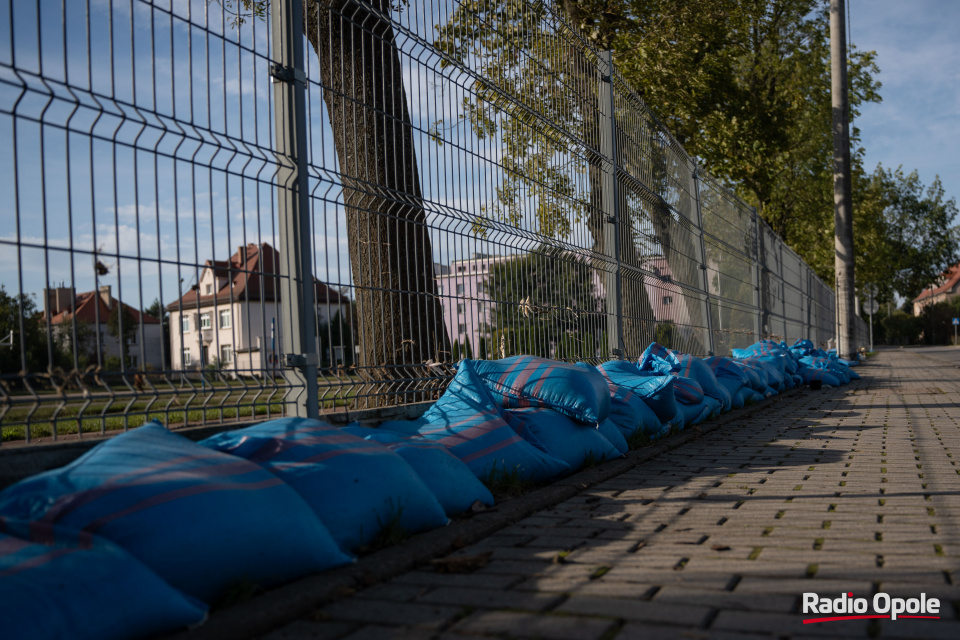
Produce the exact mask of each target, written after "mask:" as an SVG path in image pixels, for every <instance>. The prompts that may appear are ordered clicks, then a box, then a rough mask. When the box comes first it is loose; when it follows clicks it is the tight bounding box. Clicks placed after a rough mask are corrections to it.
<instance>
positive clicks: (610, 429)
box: [597, 418, 630, 453]
mask: <svg viewBox="0 0 960 640" xmlns="http://www.w3.org/2000/svg"><path fill="white" fill-rule="evenodd" d="M597 431H599V432H600V435H602V436H603V437H604V438H606V439H607V440H609V441H610V444H612V445H613V446H614V447H616V448H617V451H619V452H620V453H626V452H628V451H630V445H628V444H627V439H626V438H624V437H623V433H622V432H621V431H620V428H619V427H617V425H616V424H615V423H614V422H613V421H612V420H611V419H610V418H607V419H606V420H604V421H603V422H601V423H600V425H599V426H598V427H597Z"/></svg>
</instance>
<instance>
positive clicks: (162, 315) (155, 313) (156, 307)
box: [143, 298, 171, 369]
mask: <svg viewBox="0 0 960 640" xmlns="http://www.w3.org/2000/svg"><path fill="white" fill-rule="evenodd" d="M143 312H144V313H145V314H147V315H148V316H152V317H154V318H156V319H157V320H159V321H160V327H161V335H162V340H163V359H164V362H163V367H164V368H165V369H169V368H170V363H171V357H170V314H169V313H167V311H166V309H164V308H163V305H161V304H160V298H154V300H153V302H152V303H150V306H149V307H147V308H146V309H144V310H143Z"/></svg>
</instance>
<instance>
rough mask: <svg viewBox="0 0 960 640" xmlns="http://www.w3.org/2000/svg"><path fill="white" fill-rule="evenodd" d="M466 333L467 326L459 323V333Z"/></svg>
mask: <svg viewBox="0 0 960 640" xmlns="http://www.w3.org/2000/svg"><path fill="white" fill-rule="evenodd" d="M466 332H467V325H465V324H463V323H462V322H461V323H460V333H461V334H463V333H466Z"/></svg>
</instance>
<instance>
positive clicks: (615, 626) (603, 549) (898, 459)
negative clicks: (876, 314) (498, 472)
mask: <svg viewBox="0 0 960 640" xmlns="http://www.w3.org/2000/svg"><path fill="white" fill-rule="evenodd" d="M937 356H938V352H937V351H936V350H924V351H923V352H920V351H914V350H911V349H902V350H886V351H881V352H880V353H879V355H878V356H877V357H876V358H874V359H873V360H871V362H870V363H869V364H868V365H867V366H864V367H861V368H860V369H859V371H860V373H861V374H862V375H863V377H864V379H863V380H862V381H859V382H854V383H853V384H851V385H849V386H847V387H844V388H841V389H832V390H823V391H809V390H807V391H803V392H801V393H799V394H797V395H795V396H792V397H790V398H786V399H784V400H782V401H781V402H779V403H777V404H776V405H775V407H772V408H771V412H770V413H769V414H768V415H764V414H762V413H761V414H758V416H755V417H753V418H751V419H747V420H743V421H738V422H733V423H731V424H728V425H726V426H724V427H722V428H721V429H719V430H717V431H714V432H711V433H709V434H707V435H706V436H705V437H704V438H702V439H700V440H697V441H694V442H692V443H689V444H687V445H684V446H682V447H680V448H678V449H675V450H674V451H672V452H669V453H666V454H664V455H662V456H660V457H658V458H655V459H653V460H651V461H649V462H647V463H645V464H642V465H641V466H639V467H636V468H634V469H633V470H631V471H628V472H626V473H623V474H622V475H619V476H617V477H615V478H613V479H611V480H609V481H607V482H604V483H602V484H600V485H597V486H595V487H593V488H592V489H590V490H589V491H587V492H585V493H581V494H580V495H578V496H576V497H575V498H572V499H570V500H567V501H566V502H563V503H561V504H559V505H557V506H555V507H554V508H551V509H547V510H544V511H541V512H539V513H537V514H536V515H534V516H531V517H528V518H526V519H525V520H523V521H521V522H518V523H517V524H515V525H512V526H510V527H508V528H505V529H502V530H500V531H499V532H498V533H497V534H496V535H493V536H490V537H489V538H486V539H485V540H483V541H482V542H480V543H479V544H475V545H472V546H470V547H467V548H464V549H461V550H460V551H458V552H457V553H456V555H465V556H477V555H480V554H484V553H486V552H492V555H491V556H490V559H489V561H488V562H487V564H486V565H485V566H483V567H482V568H480V569H477V570H476V571H474V572H472V573H437V572H434V571H430V570H417V571H412V572H409V573H406V574H404V575H401V576H399V577H397V578H395V579H393V580H392V581H390V582H387V583H383V584H380V585H376V586H373V587H371V588H368V589H366V590H363V591H360V592H358V593H356V594H355V595H353V596H351V597H349V598H346V599H343V600H340V601H339V602H336V603H333V604H331V605H328V606H326V607H324V608H323V609H321V610H319V611H317V612H315V613H314V614H312V615H310V616H308V617H307V618H304V619H302V620H300V621H297V622H295V623H293V624H291V625H289V626H287V627H285V628H283V629H280V630H278V631H275V632H274V633H272V634H270V635H269V636H266V638H268V639H269V640H305V639H307V638H310V639H320V638H323V639H340V638H348V639H349V640H360V639H382V638H397V639H399V638H404V639H407V638H409V639H417V640H419V639H427V638H440V639H444V640H454V639H461V638H477V637H500V638H503V637H508V638H548V639H551V640H553V639H555V640H564V639H570V640H592V639H603V640H606V639H610V638H618V639H622V640H626V639H630V638H643V639H645V640H656V639H659V638H717V639H721V638H723V639H726V638H731V639H732V638H738V639H741V638H742V639H744V640H748V639H750V638H797V639H799V638H807V637H811V638H813V637H816V638H824V637H871V638H872V637H881V638H888V637H889V638H914V637H915V638H931V639H933V638H951V639H955V638H960V621H958V620H957V617H958V610H960V467H958V466H957V460H960V425H958V420H960V369H958V368H957V367H956V366H955V365H953V364H952V363H951V362H950V361H949V360H946V359H943V358H938V357H937ZM955 456H957V457H955ZM878 591H884V592H887V593H889V594H891V595H894V596H898V597H918V596H919V595H920V593H921V592H923V593H926V594H927V596H928V597H936V598H939V599H940V601H941V603H942V606H941V609H940V615H941V619H940V620H897V621H890V620H883V621H879V620H860V621H843V622H829V623H817V624H806V625H805V624H803V618H804V617H812V616H804V615H803V614H801V609H800V605H801V594H802V593H804V592H817V593H819V594H821V595H822V596H829V597H831V598H836V597H838V596H839V594H840V593H841V592H853V594H854V596H855V597H868V598H869V597H871V596H872V594H874V593H876V592H878Z"/></svg>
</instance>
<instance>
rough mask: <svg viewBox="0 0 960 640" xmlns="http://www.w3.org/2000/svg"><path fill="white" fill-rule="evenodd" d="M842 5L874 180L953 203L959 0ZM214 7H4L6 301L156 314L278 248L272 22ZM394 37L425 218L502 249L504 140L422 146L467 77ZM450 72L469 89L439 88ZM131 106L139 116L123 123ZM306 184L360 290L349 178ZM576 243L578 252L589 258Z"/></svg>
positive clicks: (313, 70)
mask: <svg viewBox="0 0 960 640" xmlns="http://www.w3.org/2000/svg"><path fill="white" fill-rule="evenodd" d="M848 1H849V2H850V3H851V4H850V27H851V32H852V42H853V43H854V44H855V45H856V46H857V47H859V48H861V49H867V50H876V51H877V53H878V60H877V63H878V65H879V67H880V75H879V80H880V81H881V82H882V83H883V87H882V89H881V94H882V96H883V102H882V103H880V104H870V105H865V106H864V107H863V113H862V115H861V116H860V117H859V118H858V119H857V121H856V123H855V124H856V126H858V127H859V128H860V129H861V131H862V134H861V135H862V144H863V146H864V147H865V148H866V166H867V168H868V169H872V168H873V167H875V166H876V165H877V163H883V164H884V165H885V166H887V167H891V168H895V167H897V166H899V165H903V166H904V168H905V170H907V171H910V170H912V169H918V170H919V172H920V177H921V179H922V181H923V182H924V183H926V184H929V183H930V182H931V181H932V180H933V178H934V175H936V174H939V175H940V176H941V178H942V179H943V183H944V186H945V188H946V192H947V195H948V197H949V196H955V197H956V196H960V161H958V159H957V154H956V149H957V148H958V143H960V122H958V119H960V83H958V82H957V80H958V75H960V64H958V63H960V59H958V58H960V56H958V45H957V44H956V34H957V33H958V30H960V29H958V28H960V0H914V1H911V2H904V1H903V0H848ZM447 4H448V2H447V0H442V1H439V2H436V1H432V0H431V1H427V0H424V2H421V3H414V4H413V5H411V6H415V7H417V10H416V11H410V12H404V13H403V14H402V17H401V18H400V19H401V20H402V21H403V23H404V25H405V26H406V27H409V29H410V31H411V32H413V33H421V32H423V33H428V32H430V31H431V30H432V28H433V27H432V25H433V24H435V23H437V22H442V21H443V17H444V16H443V15H439V16H438V15H434V14H435V13H436V12H437V11H440V10H441V9H442V7H444V6H446V5H447ZM87 7H89V23H88V20H87V15H86V11H87ZM111 7H113V16H114V20H113V23H112V25H111V22H110V21H109V20H108V19H107V17H108V16H109V15H111V14H110V10H111ZM216 13H217V11H216V5H210V4H208V2H207V0H152V1H151V2H146V1H144V0H87V2H83V1H82V0H73V1H68V2H65V3H62V2H61V0H30V1H27V0H23V1H22V2H21V1H20V0H0V15H3V16H12V17H13V19H12V20H0V193H2V194H7V195H6V197H5V198H3V199H0V213H2V215H3V216H4V219H5V220H10V219H11V218H12V219H14V224H7V225H5V226H4V227H3V228H2V229H0V284H3V285H6V287H7V290H8V291H17V290H20V291H24V292H31V293H32V292H40V291H41V290H42V288H43V286H44V283H45V282H49V283H56V282H59V281H66V282H67V283H68V284H69V283H71V282H72V283H74V285H75V286H76V288H77V290H78V291H87V290H90V289H92V288H94V286H96V285H102V284H110V285H111V286H113V287H114V292H117V291H118V290H119V289H120V288H121V287H122V289H123V298H124V300H125V301H126V302H128V303H129V304H133V305H134V306H141V305H142V306H147V305H149V304H150V302H151V301H152V300H153V299H154V298H156V297H158V296H159V297H161V298H162V300H163V301H164V302H169V301H172V300H174V299H176V298H177V297H178V296H179V294H180V293H181V292H182V291H183V290H184V289H185V288H186V287H188V286H189V285H190V283H191V282H194V281H195V280H196V277H197V275H198V273H199V269H200V268H201V267H202V265H203V263H204V261H205V260H207V259H210V258H216V259H219V260H223V259H226V258H227V257H228V256H229V255H230V254H231V253H233V252H234V251H235V250H236V248H237V247H238V246H239V245H242V244H246V243H249V242H271V243H273V244H276V236H277V231H276V223H275V220H276V209H275V203H274V190H273V188H272V187H271V185H270V182H271V169H270V167H269V166H267V165H265V164H264V162H263V160H262V158H263V157H264V156H263V150H264V149H269V148H270V147H271V145H272V142H273V141H272V134H273V131H272V125H271V121H270V117H269V116H270V110H271V108H272V86H271V84H270V82H269V77H268V74H267V72H266V66H267V59H266V57H265V56H266V52H267V48H266V42H267V40H266V31H267V26H266V25H265V24H263V23H257V22H253V23H250V24H248V25H247V26H246V27H244V28H243V29H240V30H239V31H238V30H236V29H232V28H230V27H229V26H227V25H226V24H225V23H224V21H223V20H222V19H218V17H217V15H215V14H216ZM64 16H65V17H66V18H67V20H66V23H67V24H68V25H69V27H68V28H66V29H65V28H64V26H63V24H64V21H63V17H64ZM38 22H39V24H40V27H41V28H40V29H37V26H36V25H37V23H38ZM87 24H89V27H88V26H87ZM87 29H89V32H88V31H87ZM400 38H401V41H402V42H403V47H404V49H405V51H406V52H407V54H409V55H406V56H405V57H404V69H403V74H404V85H405V87H406V91H407V97H408V102H409V110H410V112H411V117H412V119H413V121H414V123H415V124H416V125H417V126H418V127H419V128H420V131H419V132H418V137H417V140H416V141H415V142H416V148H417V154H418V164H419V170H420V179H421V183H422V189H423V195H424V198H425V200H426V201H427V206H428V209H429V210H430V215H431V216H443V229H444V230H443V231H437V232H435V234H434V239H433V244H434V258H435V260H437V261H439V262H442V263H449V262H450V261H451V260H454V259H457V258H460V257H464V256H468V255H469V254H470V253H471V252H473V251H483V252H492V251H491V250H490V249H488V248H487V246H486V242H487V241H481V240H479V239H478V238H476V237H474V236H473V235H472V234H471V232H470V229H471V220H472V218H471V216H473V215H476V214H477V213H479V212H481V211H482V209H481V207H482V206H483V205H484V203H488V202H490V201H491V200H492V199H495V197H496V194H495V188H496V186H497V183H498V176H499V173H498V170H497V166H498V161H499V159H500V154H501V153H502V147H501V145H500V144H499V143H498V141H497V139H496V138H495V137H488V138H486V139H485V140H483V141H480V140H478V139H476V137H475V136H472V135H470V134H469V132H467V131H465V129H464V127H451V128H450V129H448V130H445V132H444V134H443V137H444V138H445V144H443V145H438V144H436V142H435V141H433V140H432V139H431V137H430V136H429V135H426V132H427V130H428V129H429V127H430V126H431V125H432V123H435V122H437V121H438V120H442V121H444V122H445V123H446V125H447V126H449V125H452V124H454V123H456V121H457V119H458V116H459V115H460V114H461V113H462V110H461V107H460V100H461V98H462V92H461V90H460V89H459V88H458V84H457V83H463V84H469V83H470V82H471V78H470V77H468V76H466V75H463V74H453V73H452V72H451V71H450V70H449V69H446V70H445V69H444V68H443V67H442V66H441V65H440V64H439V61H438V59H437V58H436V57H435V56H434V55H433V54H431V53H430V52H428V51H425V50H424V49H423V48H422V46H421V45H419V44H417V43H416V42H415V40H414V39H406V40H405V39H404V37H403V36H400ZM429 39H430V38H427V40H428V41H429ZM39 52H43V53H42V54H41V53H39ZM307 59H308V62H309V68H308V77H310V78H311V83H310V85H309V86H310V89H309V91H308V100H309V101H310V103H311V110H310V114H311V115H310V121H309V122H308V126H309V133H308V135H309V136H310V147H311V148H310V152H311V164H312V165H313V166H314V167H320V168H321V169H322V168H324V167H329V168H335V167H336V162H335V159H334V157H333V145H332V144H331V133H330V129H329V126H328V124H327V122H326V117H325V114H324V110H323V108H322V107H321V104H322V99H321V97H320V93H319V88H318V85H317V84H316V79H317V77H318V75H319V73H318V64H317V61H316V56H314V55H312V54H310V55H308V56H307ZM11 67H17V68H20V69H23V70H25V71H26V73H25V74H23V75H22V77H23V78H26V80H25V81H26V82H27V83H28V84H29V85H30V86H31V87H33V88H34V90H33V91H28V92H26V94H24V95H21V94H20V92H19V91H18V90H16V86H17V84H18V82H12V81H8V80H9V76H10V74H9V70H10V69H11ZM38 72H42V74H43V75H44V76H45V77H47V78H50V79H52V80H53V83H52V85H51V86H54V88H55V89H56V90H55V91H54V92H55V93H58V94H59V95H61V96H65V95H66V93H67V92H66V91H65V90H64V89H63V86H64V85H63V84H58V82H60V83H62V82H63V80H64V79H66V82H67V84H69V85H70V86H71V87H72V88H73V89H74V90H75V93H76V95H78V96H80V98H79V100H80V102H81V104H82V105H84V106H82V107H80V108H79V109H78V110H77V111H76V112H74V111H72V109H73V106H72V102H71V101H70V100H66V101H57V100H54V101H53V102H51V103H49V104H48V98H47V97H46V95H45V91H44V90H43V87H42V86H41V85H40V84H39V83H37V82H36V80H35V78H36V76H35V75H32V74H36V73H38ZM444 74H447V75H451V76H452V77H455V78H456V80H455V81H454V82H453V83H450V82H446V81H445V77H446V76H444ZM5 79H6V80H5ZM91 95H96V96H99V98H98V100H99V104H96V102H95V101H94V100H93V99H92V98H91V97H90V96H91ZM103 96H113V97H114V98H115V99H116V101H117V103H119V104H121V105H129V104H131V103H132V104H136V105H137V106H138V108H139V109H142V112H141V113H142V114H143V117H144V118H145V119H146V121H147V122H149V123H153V124H154V125H156V126H148V127H147V128H146V130H145V131H141V130H140V127H138V126H137V125H136V120H137V117H138V116H137V114H136V113H134V112H133V110H131V109H130V108H129V107H122V108H121V107H120V106H117V103H114V102H113V101H110V100H104V99H103ZM228 105H230V106H228ZM14 110H15V112H16V114H17V117H12V116H11V113H12V112H13V111H14ZM100 111H103V112H104V113H103V114H101V115H100V116H99V118H98V117H97V114H98V113H99V112H100ZM41 112H42V113H43V120H44V122H45V125H44V126H43V127H41V126H40V125H39V124H38V123H37V118H38V114H40V113H41ZM124 114H126V118H127V122H126V124H124V126H120V127H119V128H117V127H118V126H119V125H120V124H121V119H120V118H119V117H117V116H121V115H124ZM157 118H161V119H164V120H163V124H159V123H158V120H157ZM173 120H176V121H178V122H179V123H181V124H182V123H184V122H187V123H192V124H193V126H195V127H198V128H199V129H200V130H203V131H206V132H207V133H196V132H195V131H194V133H191V134H190V135H189V136H187V137H188V138H189V140H186V141H185V140H184V139H183V137H182V136H178V135H176V130H177V128H178V127H179V126H180V125H179V124H175V123H173ZM67 121H69V122H70V124H69V126H68V127H67V128H68V129H69V130H70V131H71V133H70V134H69V135H67V134H66V133H65V130H64V127H63V123H65V122H67ZM164 131H166V133H165V134H163V132H164ZM90 132H92V133H93V134H94V135H93V137H92V138H91V136H90ZM213 137H216V138H217V139H218V140H221V141H222V140H224V139H225V138H229V139H231V140H234V141H236V140H238V139H243V140H244V142H246V143H250V142H251V141H253V147H255V148H254V149H253V151H251V152H249V153H247V152H246V151H245V150H244V149H239V150H238V152H237V153H236V154H233V153H229V152H228V153H222V152H221V153H217V152H215V151H216V150H215V149H214V147H213V145H211V144H200V143H198V142H196V141H197V140H198V139H200V138H203V139H204V140H207V141H208V142H212V141H213V140H212V139H211V138H213ZM111 140H116V141H118V142H120V143H121V144H117V145H114V144H112V143H111ZM181 143H182V144H181ZM226 144H228V146H229V143H226ZM178 145H179V146H178ZM134 148H136V149H137V150H136V151H134ZM15 158H16V159H17V160H18V162H17V166H16V167H15V166H14V159H15ZM41 158H45V161H41ZM67 158H69V160H67ZM248 160H249V162H248ZM207 165H213V168H212V169H210V168H208V166H207ZM17 168H19V171H17V170H16V169H17ZM467 177H470V178H472V179H467ZM581 178H582V176H581ZM312 185H313V191H312V194H313V200H314V223H315V228H316V234H315V237H314V243H315V249H314V261H315V264H314V272H315V274H316V275H317V276H318V277H320V278H321V279H323V280H324V281H326V282H328V283H331V284H333V285H335V286H349V285H350V284H351V275H350V268H349V264H348V256H347V252H346V240H345V233H344V232H343V229H344V227H345V218H344V211H343V205H342V197H341V196H340V194H339V188H338V187H339V185H338V184H337V183H336V180H335V179H334V178H332V177H331V172H328V171H317V172H316V173H314V177H313V182H312ZM578 188H579V189H580V191H581V192H582V190H583V189H584V188H585V187H584V185H583V184H580V185H579V187H578ZM11 194H12V195H11ZM44 213H45V214H46V215H44ZM580 235H581V236H583V237H580V238H578V239H577V240H575V243H576V244H578V245H579V244H583V246H589V238H586V237H585V234H580ZM497 237H498V238H499V239H498V240H496V242H499V243H501V244H500V245H498V246H497V247H492V250H493V251H497V250H498V249H499V251H504V250H507V249H511V250H512V249H513V247H507V246H506V245H504V244H502V243H505V242H508V241H512V240H514V239H517V238H520V237H521V236H518V235H516V234H513V235H511V234H498V236H497ZM17 244H20V245H21V246H22V250H21V252H20V253H17V252H16V251H15V246H16V245H17ZM44 246H47V247H51V248H56V249H55V250H50V251H44V250H43V247H44ZM64 249H67V251H65V250H64ZM94 251H97V255H98V256H99V257H101V258H102V259H103V262H104V263H106V264H107V265H108V266H110V275H109V277H105V278H95V276H94V270H93V265H94V264H95V260H94V256H93V252H94ZM71 252H72V254H71ZM137 257H139V258H141V260H137V259H136V258H137Z"/></svg>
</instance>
